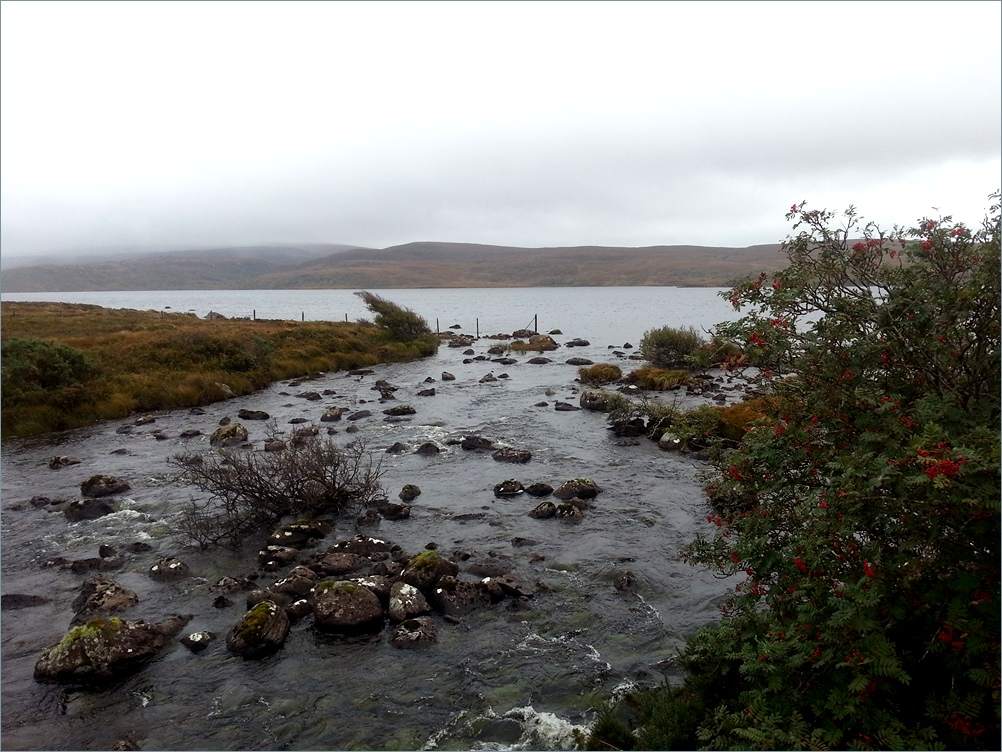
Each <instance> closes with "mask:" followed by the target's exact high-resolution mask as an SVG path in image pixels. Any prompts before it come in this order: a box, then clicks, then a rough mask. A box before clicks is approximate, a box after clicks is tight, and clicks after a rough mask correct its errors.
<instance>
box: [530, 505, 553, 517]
mask: <svg viewBox="0 0 1002 752" xmlns="http://www.w3.org/2000/svg"><path fill="white" fill-rule="evenodd" d="M556 515H557V506H556V504H554V503H553V502H552V501H544V502H541V503H539V504H537V505H536V507H535V508H534V509H532V510H531V511H530V512H529V516H530V517H534V518H535V519H537V520H548V519H550V518H551V517H555V516H556Z"/></svg>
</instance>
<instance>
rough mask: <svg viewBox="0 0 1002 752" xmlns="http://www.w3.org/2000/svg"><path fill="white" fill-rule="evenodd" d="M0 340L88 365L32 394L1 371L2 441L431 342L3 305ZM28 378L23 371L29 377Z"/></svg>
mask: <svg viewBox="0 0 1002 752" xmlns="http://www.w3.org/2000/svg"><path fill="white" fill-rule="evenodd" d="M2 316H3V331H2V337H3V342H4V344H5V345H6V344H7V343H8V342H11V341H12V340H38V341H42V342H46V343H55V344H60V345H66V346H68V347H70V348H72V349H73V350H75V351H78V352H81V353H83V354H84V356H85V358H86V360H87V361H88V363H89V364H90V369H89V371H88V373H87V374H86V376H85V377H82V378H81V379H80V380H79V381H78V382H76V383H64V384H61V385H60V386H59V387H58V388H52V387H47V388H42V387H40V386H38V385H36V384H33V383H31V379H30V378H26V377H24V376H23V374H24V373H25V372H26V371H25V370H24V369H22V370H20V371H18V372H17V373H19V374H22V376H20V377H19V378H18V379H17V381H16V382H15V380H14V376H12V374H13V373H14V370H13V364H11V367H10V368H8V362H7V361H8V359H7V358H5V359H4V368H3V395H4V400H3V416H2V417H3V435H4V438H7V437H11V436H27V435H31V434H37V433H43V432H47V431H54V430H64V429H68V428H75V427H78V426H83V425H87V424H89V423H93V422H95V421H97V420H102V419H110V418H122V417H125V416H127V415H129V414H130V413H132V412H135V411H148V410H161V409H169V408H178V407H193V406H195V405H203V404H207V403H209V402H215V401H217V400H220V399H223V398H224V397H225V390H224V389H222V387H220V386H219V385H220V384H225V385H227V386H229V388H230V389H231V390H232V391H233V392H234V393H235V394H248V393H250V392H252V391H255V390H256V389H260V388H262V387H264V386H266V385H267V384H269V383H271V382H273V381H276V380H280V379H285V378H292V377H297V376H304V375H307V374H309V373H313V372H316V371H334V370H341V369H350V368H359V367H363V366H371V365H374V364H376V363H381V362H391V361H403V360H412V359H414V358H418V357H423V356H426V355H430V354H432V353H434V352H435V349H436V347H437V345H438V343H437V341H436V340H435V338H434V337H433V336H427V337H420V338H417V339H415V340H413V341H409V342H401V341H397V340H394V339H393V338H392V337H391V336H390V335H389V333H388V332H387V331H385V330H384V329H381V328H379V327H376V326H374V325H371V324H368V325H367V324H349V323H333V322H311V323H295V322H286V321H242V320H225V321H222V320H221V321H205V320H202V319H198V318H196V317H194V316H190V315H186V314H166V315H161V314H160V313H159V312H156V311H132V310H112V309H107V308H101V307H100V306H92V305H78V304H62V303H3V306H2ZM29 371H30V369H29Z"/></svg>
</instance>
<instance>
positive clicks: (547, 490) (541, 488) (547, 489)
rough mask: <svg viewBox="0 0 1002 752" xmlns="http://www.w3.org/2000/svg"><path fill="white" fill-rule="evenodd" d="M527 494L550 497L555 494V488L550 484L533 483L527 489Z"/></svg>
mask: <svg viewBox="0 0 1002 752" xmlns="http://www.w3.org/2000/svg"><path fill="white" fill-rule="evenodd" d="M525 492H526V493H527V494H529V496H537V497H538V496H549V495H550V494H551V493H553V486H551V485H550V484H549V483H533V484H532V485H531V486H528V487H526V489H525Z"/></svg>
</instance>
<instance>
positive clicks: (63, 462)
mask: <svg viewBox="0 0 1002 752" xmlns="http://www.w3.org/2000/svg"><path fill="white" fill-rule="evenodd" d="M79 464H80V460H78V459H77V458H76V457H63V456H61V455H60V456H57V457H53V458H52V459H51V460H49V469H50V470H58V469H59V468H61V467H69V466H70V465H79Z"/></svg>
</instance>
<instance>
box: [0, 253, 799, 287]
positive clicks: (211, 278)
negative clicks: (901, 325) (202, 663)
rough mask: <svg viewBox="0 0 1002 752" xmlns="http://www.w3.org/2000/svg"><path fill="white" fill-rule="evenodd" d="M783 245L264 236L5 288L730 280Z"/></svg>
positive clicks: (84, 266) (28, 274)
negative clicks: (378, 243) (383, 242)
mask: <svg viewBox="0 0 1002 752" xmlns="http://www.w3.org/2000/svg"><path fill="white" fill-rule="evenodd" d="M784 261H785V259H784V257H783V256H782V255H781V254H780V253H779V246H778V245H776V244H771V245H754V246H748V247H746V248H734V247H709V246H693V245H672V246H648V247H642V248H619V247H605V246H573V247H553V248H521V247H511V246H496V245H480V244H475V243H435V242H421V243H407V244H405V245H397V246H391V247H389V248H384V249H381V250H377V249H370V248H358V247H351V246H327V247H321V246H311V247H304V246H296V247H291V246H261V247H255V248H240V249H236V248H229V249H214V250H201V251H175V252H171V253H155V254H147V255H142V256H132V257H129V258H128V259H127V260H126V259H116V260H115V261H102V262H95V263H84V262H81V263H78V264H72V265H68V264H47V265H40V266H33V267H23V268H16V269H9V270H6V271H5V272H4V274H3V279H2V282H0V287H2V289H3V291H4V292H59V291H77V290H185V289H303V288H353V289H358V288H377V289H378V288H408V287H573V286H613V285H623V286H631V285H677V286H694V287H699V286H724V285H727V284H730V283H731V282H733V281H735V280H736V279H740V278H742V277H744V276H746V275H748V274H754V273H757V272H759V271H775V270H777V269H780V268H782V266H784Z"/></svg>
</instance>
